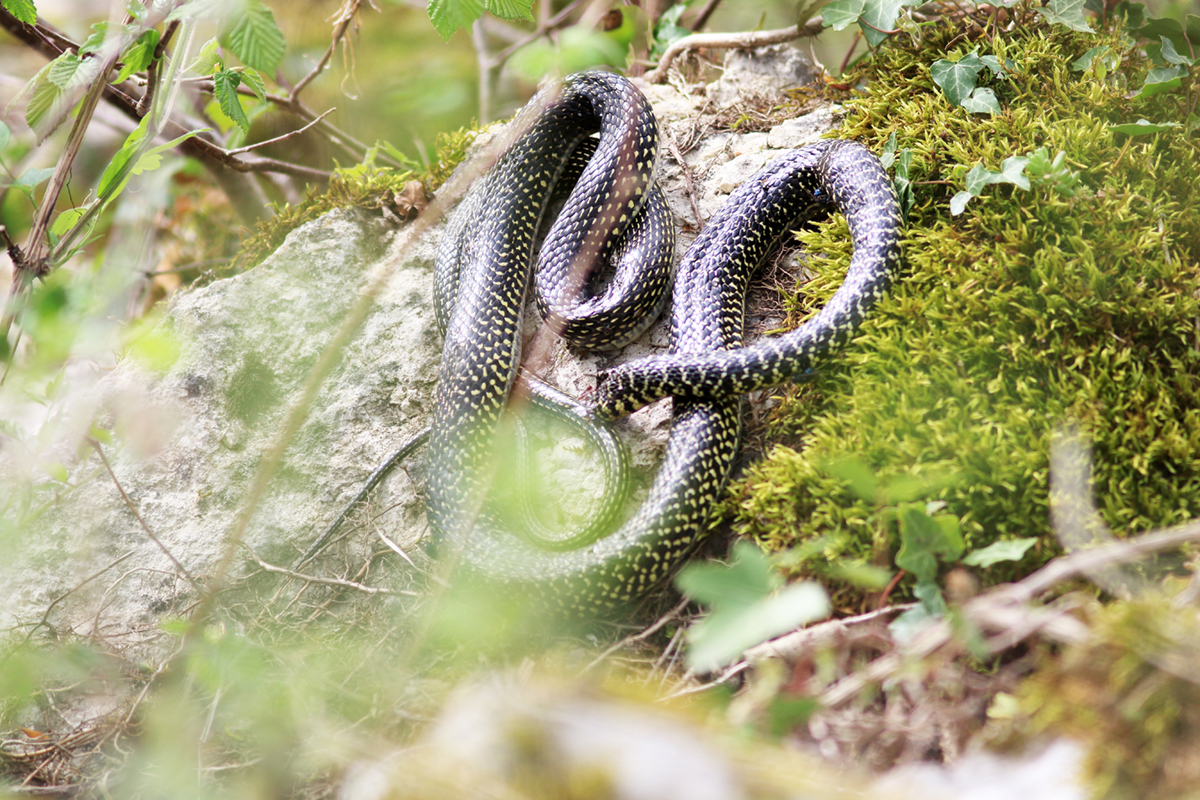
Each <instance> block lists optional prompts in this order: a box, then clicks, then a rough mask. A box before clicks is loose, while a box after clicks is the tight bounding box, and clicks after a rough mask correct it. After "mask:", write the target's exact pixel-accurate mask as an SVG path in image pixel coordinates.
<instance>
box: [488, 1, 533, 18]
mask: <svg viewBox="0 0 1200 800" xmlns="http://www.w3.org/2000/svg"><path fill="white" fill-rule="evenodd" d="M485 3H486V7H487V10H488V12H489V13H491V14H494V15H496V16H497V17H500V18H501V19H533V0H485Z"/></svg>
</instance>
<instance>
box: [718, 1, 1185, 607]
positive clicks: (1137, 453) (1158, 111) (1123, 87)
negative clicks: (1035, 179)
mask: <svg viewBox="0 0 1200 800" xmlns="http://www.w3.org/2000/svg"><path fill="white" fill-rule="evenodd" d="M960 30H961V26H956V27H953V28H952V27H950V26H943V27H933V28H924V29H923V34H924V41H923V43H922V44H921V46H919V47H915V48H914V47H912V46H905V45H904V42H902V41H900V42H898V43H897V44H892V45H889V46H885V47H883V48H882V49H880V50H879V51H878V52H877V53H876V54H875V55H874V56H873V57H872V58H871V59H870V61H869V62H867V63H866V64H865V65H864V66H862V67H861V74H860V75H859V76H858V84H857V85H859V86H865V87H866V88H865V89H864V90H863V92H862V93H861V94H856V96H854V97H853V98H851V99H850V100H849V101H848V102H847V103H846V105H847V107H848V109H849V112H850V113H849V117H848V119H847V121H846V125H845V127H844V128H843V129H842V130H841V131H839V132H837V134H836V135H838V136H848V137H853V138H856V139H859V140H860V141H863V142H864V143H865V144H867V145H868V146H869V147H872V148H873V149H874V150H876V151H877V152H878V151H881V150H882V149H883V147H884V144H885V141H886V140H887V139H888V137H889V136H890V135H891V134H893V133H894V134H895V135H896V137H897V141H898V144H899V147H900V148H909V149H910V150H911V152H912V170H911V177H912V179H913V181H914V188H915V204H914V207H913V208H912V210H911V213H910V215H909V218H908V222H907V227H906V230H905V233H904V239H903V245H904V252H905V262H906V265H905V268H904V271H903V274H902V276H901V278H900V280H899V281H898V283H897V285H896V286H895V288H894V289H893V291H892V293H891V295H890V296H889V297H888V298H887V299H886V300H885V301H884V302H883V303H882V304H881V306H879V307H878V308H877V310H876V311H875V312H873V314H872V316H871V318H870V319H869V320H868V321H867V323H866V324H865V325H864V327H863V329H862V331H861V333H860V335H859V336H858V337H857V339H856V340H855V341H854V342H853V343H852V344H851V345H850V346H849V347H848V348H847V349H846V350H844V351H843V352H841V353H839V354H838V355H837V356H835V357H833V358H831V359H830V361H829V362H828V363H827V364H826V365H825V366H824V367H823V368H822V369H820V370H819V371H818V373H817V374H816V375H815V376H814V378H813V379H812V380H811V381H809V382H807V383H805V384H802V385H800V386H797V387H795V388H794V389H791V390H788V391H787V392H786V393H785V396H784V397H783V399H782V402H781V403H780V405H779V407H778V409H777V412H776V413H775V414H774V417H773V420H772V422H771V423H770V426H771V434H772V435H773V436H774V437H775V440H776V441H777V442H779V443H778V444H776V445H775V446H774V447H773V449H771V450H770V452H769V453H768V454H767V455H766V457H765V458H764V459H763V460H762V461H760V462H759V463H757V464H756V465H755V466H753V467H752V468H751V469H750V470H749V471H748V472H747V474H746V475H745V476H744V477H743V478H742V479H741V480H740V481H739V482H737V483H736V484H735V485H734V486H733V488H732V492H731V495H730V498H729V499H728V500H727V501H726V504H725V507H724V512H725V514H724V519H725V520H726V521H732V523H733V525H734V527H735V529H736V530H737V531H738V532H740V533H742V534H744V535H748V536H753V537H755V538H756V539H758V540H759V541H760V542H762V543H763V544H764V545H765V546H767V547H768V548H770V549H773V550H784V549H788V548H792V549H793V550H792V553H793V557H792V558H791V559H790V563H791V564H792V565H793V566H794V567H795V568H796V570H797V572H799V573H801V574H809V575H813V574H815V575H819V576H824V577H826V578H830V577H836V576H837V575H840V574H845V568H846V567H850V566H855V565H860V564H867V563H872V564H876V565H879V566H885V567H890V566H891V565H892V563H893V559H894V557H895V553H896V549H897V546H898V541H897V538H898V537H897V535H896V534H895V530H894V528H895V526H894V523H892V522H890V521H888V520H889V514H888V511H889V509H887V508H886V506H887V501H879V500H876V501H867V500H863V499H861V498H860V497H858V496H857V495H856V494H855V493H854V492H853V491H852V487H851V485H850V482H848V481H847V480H845V479H843V478H839V477H837V474H836V473H838V472H839V470H838V469H837V468H836V467H837V465H838V464H844V463H846V462H848V461H857V462H862V463H864V464H865V465H866V466H867V468H869V469H870V470H872V471H873V472H874V473H875V475H876V477H877V478H878V479H879V480H880V481H881V482H882V483H884V484H886V483H889V482H891V483H892V484H895V483H896V482H897V481H903V480H911V479H914V478H915V479H917V480H918V481H925V482H926V485H927V492H926V494H925V495H924V496H922V497H920V498H919V499H924V500H931V501H933V500H938V501H942V502H944V504H945V506H944V508H945V511H947V512H949V513H951V514H954V515H956V516H958V517H959V519H960V520H961V523H962V532H963V535H964V537H965V539H966V544H967V547H968V549H970V548H975V547H981V546H985V545H988V544H990V543H992V542H994V541H997V540H1002V539H1008V538H1014V537H1028V536H1033V537H1038V539H1039V544H1038V545H1037V546H1035V547H1034V548H1033V549H1032V550H1031V551H1029V553H1028V554H1027V555H1026V558H1025V560H1024V561H1023V562H1022V563H1021V564H1017V565H1012V564H1010V565H1007V566H1005V565H1000V566H999V567H995V568H993V569H992V570H991V571H990V573H989V574H988V575H986V576H984V577H985V582H988V583H991V582H996V581H1000V580H1009V579H1011V578H1012V577H1014V575H1016V574H1019V573H1022V572H1026V571H1028V570H1029V569H1031V568H1033V567H1036V566H1037V565H1039V564H1041V563H1043V562H1045V561H1046V560H1047V559H1049V558H1050V557H1052V556H1053V555H1055V554H1056V553H1058V552H1059V551H1060V548H1059V546H1058V544H1057V541H1056V538H1055V536H1054V533H1053V531H1052V527H1051V522H1050V513H1049V506H1050V497H1049V495H1050V491H1049V449H1050V445H1051V440H1052V438H1053V437H1054V436H1055V433H1056V431H1057V430H1059V429H1060V428H1061V427H1062V426H1066V425H1069V424H1073V425H1077V426H1079V427H1080V428H1081V429H1082V430H1083V432H1084V433H1085V435H1086V436H1087V437H1089V438H1090V440H1091V442H1092V446H1093V455H1094V459H1095V463H1094V471H1095V472H1094V487H1093V488H1094V492H1095V495H1096V502H1097V505H1098V506H1099V508H1100V510H1101V513H1102V515H1103V518H1104V520H1105V522H1106V523H1107V524H1108V525H1109V526H1110V527H1111V528H1112V529H1113V530H1114V531H1116V532H1117V533H1118V535H1126V534H1130V533H1133V532H1137V531H1142V530H1145V529H1148V528H1153V527H1157V526H1162V525H1169V524H1173V523H1177V522H1180V521H1183V520H1186V519H1189V518H1191V517H1193V516H1196V515H1197V513H1198V512H1200V354H1198V353H1197V346H1198V344H1200V327H1198V323H1197V315H1198V314H1200V264H1198V262H1200V167H1198V166H1197V165H1200V141H1198V140H1197V139H1196V137H1195V136H1194V134H1188V133H1185V131H1186V130H1187V129H1186V128H1184V127H1179V128H1175V129H1173V130H1172V131H1169V132H1166V133H1160V134H1154V135H1149V136H1144V137H1130V136H1127V135H1124V134H1120V133H1117V132H1115V131H1114V130H1113V129H1112V128H1111V127H1110V125H1111V124H1114V123H1125V122H1132V121H1135V120H1137V119H1138V118H1139V117H1145V118H1148V119H1150V120H1151V121H1152V122H1166V121H1183V120H1184V119H1185V118H1186V117H1187V101H1188V97H1187V93H1186V92H1184V91H1182V90H1179V91H1176V92H1174V93H1169V94H1160V95H1157V96H1155V97H1153V98H1151V99H1149V100H1139V99H1130V97H1131V95H1134V94H1136V90H1137V88H1138V87H1140V85H1141V83H1142V78H1143V76H1144V74H1145V72H1146V70H1147V68H1148V67H1149V65H1148V64H1147V63H1145V61H1144V59H1142V58H1141V57H1140V56H1139V55H1138V54H1137V51H1136V50H1131V49H1130V48H1129V47H1128V45H1127V44H1126V43H1125V41H1124V36H1125V34H1124V32H1123V31H1121V30H1112V31H1108V32H1101V33H1098V34H1095V35H1090V36H1089V35H1086V34H1079V33H1075V32H1072V31H1068V30H1066V29H1064V28H1062V27H1061V26H1046V25H1045V24H1043V23H1041V22H1039V21H1038V19H1037V18H1036V17H1034V16H1032V14H1030V15H1028V16H1027V18H1025V19H1022V20H1020V21H1019V23H1018V24H1017V25H1016V26H1015V30H1014V32H1013V33H1011V34H1006V35H1005V36H1006V37H1007V38H1004V39H1001V38H1000V37H997V38H995V39H994V40H992V41H990V42H989V41H987V40H985V39H981V40H979V41H976V42H966V41H963V40H962V37H961V36H958V33H957V32H958V31H960ZM892 40H893V41H894V42H895V41H897V37H893V39H892ZM1098 45H1107V46H1109V47H1111V48H1112V49H1113V52H1117V53H1123V54H1124V60H1123V63H1122V65H1121V67H1120V69H1119V71H1117V72H1115V73H1112V74H1107V75H1097V73H1096V71H1095V70H1094V69H1093V70H1091V71H1087V72H1081V71H1077V70H1076V69H1074V68H1073V67H1072V63H1073V62H1075V61H1076V59H1078V58H1079V56H1081V55H1082V54H1083V53H1085V52H1086V51H1088V50H1089V49H1090V48H1093V47H1096V46H1098ZM947 48H948V49H947ZM975 48H978V50H979V52H980V54H981V55H986V54H990V55H995V56H996V57H997V58H998V59H999V61H1000V63H1006V64H1008V67H1009V69H1008V73H1007V75H1005V76H1003V77H1001V78H992V79H991V81H990V84H989V85H990V86H991V87H992V88H993V90H994V91H995V93H996V96H997V98H998V100H999V103H1000V106H1001V109H1002V110H1001V112H1000V113H997V114H995V115H992V116H989V115H986V114H970V113H968V112H967V111H965V110H964V109H962V108H955V107H952V106H951V105H950V103H949V101H947V99H946V98H945V96H944V95H943V93H942V92H941V90H940V89H939V88H938V87H937V86H935V84H934V83H933V80H932V78H931V76H930V64H932V63H933V62H934V61H936V60H937V59H940V58H951V59H953V58H955V57H956V55H962V54H965V53H969V52H970V51H972V50H973V49H975ZM948 53H949V54H950V55H947V54H948ZM985 75H988V74H987V73H986V71H985ZM981 77H982V76H981ZM988 77H991V76H990V75H988ZM1040 147H1045V148H1047V149H1048V151H1049V152H1050V153H1051V154H1054V153H1056V152H1058V151H1060V150H1061V151H1064V152H1065V154H1066V157H1065V160H1066V164H1067V165H1068V166H1069V167H1070V168H1072V169H1073V170H1075V171H1077V172H1078V174H1079V177H1080V179H1081V187H1080V190H1079V191H1078V192H1077V193H1076V194H1075V196H1073V197H1067V196H1063V195H1062V194H1059V193H1057V192H1056V191H1055V190H1054V189H1053V188H1046V187H1043V186H1039V185H1038V184H1037V183H1035V184H1034V185H1033V186H1032V188H1031V189H1030V190H1029V191H1023V190H1020V189H1018V188H1016V187H1013V186H990V187H988V188H987V190H985V191H984V192H983V193H982V196H980V197H977V198H974V199H972V200H971V201H970V203H969V204H968V205H967V207H966V210H965V211H964V213H962V214H961V215H959V216H957V217H952V216H951V214H950V211H949V200H950V197H951V195H952V194H954V193H955V192H956V191H958V190H959V189H961V188H962V186H963V178H964V175H965V173H966V172H967V170H969V169H970V168H971V167H972V166H974V165H976V164H983V165H984V166H985V167H987V168H989V169H992V170H998V169H999V168H1000V164H1001V162H1002V161H1003V160H1004V159H1005V158H1006V157H1008V156H1013V155H1027V154H1029V153H1030V152H1031V151H1034V150H1036V149H1037V148H1040ZM800 239H801V240H802V242H803V244H804V245H805V248H806V249H807V250H808V251H809V252H811V253H819V254H821V255H819V256H814V257H811V258H810V259H809V260H808V262H807V264H808V267H809V268H810V270H812V271H814V272H815V275H816V277H815V278H814V279H813V280H812V281H810V282H809V283H807V284H805V285H803V287H800V288H798V289H797V291H796V293H795V294H794V295H793V296H791V297H789V298H787V300H788V302H789V307H790V309H791V311H792V321H793V322H794V323H795V324H799V323H800V322H801V321H803V319H804V317H805V316H806V315H807V314H808V313H809V312H810V311H811V310H812V309H816V308H819V307H820V306H821V305H822V304H823V303H824V302H825V301H826V299H828V297H830V296H831V295H832V294H833V292H834V291H835V290H836V289H837V287H838V285H839V284H840V282H841V279H842V276H843V275H844V272H845V268H846V266H847V264H848V262H849V237H848V235H847V230H846V227H845V223H844V222H843V221H842V220H841V218H840V217H836V218H834V219H833V220H831V221H829V222H826V223H823V224H820V225H817V226H816V227H815V228H812V229H810V230H808V231H806V232H803V233H802V234H800ZM841 472H843V473H844V470H841ZM890 516H894V515H890ZM814 542H815V543H816V544H815V545H814ZM802 543H805V544H804V546H803V547H802V548H798V547H797V546H798V545H801V544H802ZM798 553H802V555H796V554H798ZM785 561H786V559H785ZM843 585H844V584H843ZM904 585H905V584H901V586H902V587H903V586H904ZM854 594H855V592H854V591H847V590H845V589H843V590H841V595H842V600H843V601H845V602H847V603H849V602H852V601H853V597H854Z"/></svg>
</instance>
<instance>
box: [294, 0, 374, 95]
mask: <svg viewBox="0 0 1200 800" xmlns="http://www.w3.org/2000/svg"><path fill="white" fill-rule="evenodd" d="M361 7H362V0H350V7H349V8H347V9H346V10H345V11H343V12H342V13H341V15H340V16H339V17H338V19H337V22H336V24H335V25H334V28H333V41H331V42H330V43H329V48H328V49H327V50H326V51H325V54H324V55H322V56H321V60H320V61H318V62H317V65H316V66H315V67H313V68H312V70H311V71H310V72H309V73H308V74H307V75H305V76H304V77H303V78H301V79H300V82H299V83H297V84H296V85H295V86H293V87H292V91H291V92H290V93H289V94H288V103H289V105H290V104H294V103H297V102H298V98H299V97H300V92H302V91H304V88H305V87H306V86H308V85H309V84H310V83H312V82H313V81H314V80H315V79H316V78H317V76H318V75H320V74H321V73H322V72H324V71H325V67H327V66H329V62H330V60H331V59H332V58H333V52H334V51H335V50H336V49H337V46H338V45H339V44H340V43H341V41H342V37H344V36H345V35H346V29H347V28H349V27H350V23H351V22H353V21H354V15H355V14H357V13H358V10H359V8H361ZM325 113H326V114H327V113H329V112H328V111H327V112H325ZM321 116H325V115H324V114H322V115H321Z"/></svg>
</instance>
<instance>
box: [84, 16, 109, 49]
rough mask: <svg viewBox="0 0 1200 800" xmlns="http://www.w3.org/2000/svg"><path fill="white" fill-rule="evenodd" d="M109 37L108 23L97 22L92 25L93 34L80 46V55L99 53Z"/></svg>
mask: <svg viewBox="0 0 1200 800" xmlns="http://www.w3.org/2000/svg"><path fill="white" fill-rule="evenodd" d="M106 36H108V23H107V22H97V23H95V24H93V25H92V32H91V33H89V34H88V36H87V38H86V39H84V40H83V43H82V44H80V45H79V53H78V54H79V55H81V56H83V55H87V54H88V53H98V52H100V48H101V47H102V46H103V45H104V39H105V37H106Z"/></svg>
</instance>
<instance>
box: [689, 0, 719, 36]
mask: <svg viewBox="0 0 1200 800" xmlns="http://www.w3.org/2000/svg"><path fill="white" fill-rule="evenodd" d="M719 5H721V0H708V2H707V3H705V4H704V8H702V9H700V11H699V12H698V13H697V14H696V18H695V19H694V20H692V22H691V24H690V25H688V27H689V28H691V29H692V32H693V33H695V32H697V31H699V30H700V29H701V28H703V27H704V26H705V25H707V24H708V18H709V17H711V16H712V15H713V12H714V11H716V10H717V6H719Z"/></svg>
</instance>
